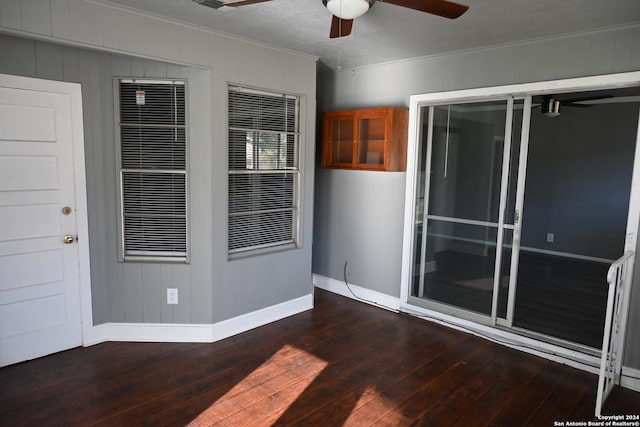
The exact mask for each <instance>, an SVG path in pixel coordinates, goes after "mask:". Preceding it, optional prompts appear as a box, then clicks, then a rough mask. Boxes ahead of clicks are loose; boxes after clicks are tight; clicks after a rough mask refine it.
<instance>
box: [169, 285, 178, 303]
mask: <svg viewBox="0 0 640 427" xmlns="http://www.w3.org/2000/svg"><path fill="white" fill-rule="evenodd" d="M177 303H178V289H176V288H167V304H177Z"/></svg>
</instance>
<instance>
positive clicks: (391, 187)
mask: <svg viewBox="0 0 640 427" xmlns="http://www.w3.org/2000/svg"><path fill="white" fill-rule="evenodd" d="M638 70H640V26H634V27H626V28H620V29H611V30H607V31H600V32H595V33H589V34H577V35H574V36H570V37H562V38H554V39H548V40H537V41H532V42H527V43H518V44H513V45H509V46H500V47H495V48H488V49H480V50H474V51H466V52H460V53H451V54H445V55H438V56H433V57H426V58H418V59H414V60H409V61H402V62H395V63H389V64H382V65H379V66H371V67H364V68H358V69H355V70H351V69H343V70H341V71H335V70H328V69H323V70H321V71H320V73H319V86H318V94H319V97H320V98H319V112H323V111H332V110H340V109H350V108H364V107H375V106H385V105H394V106H404V107H407V106H408V105H409V97H410V95H413V94H421V93H430V92H442V91H449V90H459V89H467V88H476V87H488V86H497V85H506V84H513V83H526V82H535V81H544V80H556V79H562V78H570V77H582V76H589V75H599V74H608V73H618V72H627V71H638ZM316 187H317V191H316V201H315V206H316V211H315V218H316V220H315V228H314V235H315V240H314V258H313V272H314V273H315V274H318V275H322V276H325V277H329V278H332V279H335V280H339V281H342V280H343V267H344V263H345V260H348V261H349V268H348V269H347V274H348V275H349V282H351V283H354V284H356V285H358V286H362V287H365V288H369V289H371V290H374V291H378V292H382V293H385V294H388V295H391V296H394V297H399V296H400V273H401V257H402V251H401V247H402V234H403V220H404V217H403V213H404V212H403V211H404V193H405V173H403V172H396V173H388V172H387V173H379V174H375V175H374V174H368V173H361V172H349V171H338V170H329V169H322V168H320V167H318V168H317V169H316ZM382 201H386V203H385V202H382ZM354 224H357V226H354ZM381 231H382V232H381ZM356 242H357V244H356ZM377 260H384V262H377ZM638 276H640V274H638V275H636V278H638ZM632 307H633V308H632V313H631V319H630V325H631V329H630V331H629V335H628V340H627V342H628V343H629V344H628V345H627V353H626V355H627V364H628V365H629V366H632V367H635V368H640V346H638V344H637V343H638V342H640V340H638V336H640V326H637V325H640V286H638V285H636V286H635V289H634V292H633V295H632Z"/></svg>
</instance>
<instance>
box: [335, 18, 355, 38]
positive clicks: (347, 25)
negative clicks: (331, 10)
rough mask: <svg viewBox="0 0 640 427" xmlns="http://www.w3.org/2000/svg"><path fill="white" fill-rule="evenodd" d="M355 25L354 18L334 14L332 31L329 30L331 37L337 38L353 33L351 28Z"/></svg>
mask: <svg viewBox="0 0 640 427" xmlns="http://www.w3.org/2000/svg"><path fill="white" fill-rule="evenodd" d="M352 27H353V19H340V18H338V17H337V16H335V15H333V19H332V20H331V31H329V38H332V39H335V38H338V37H344V36H348V35H349V34H351V28H352Z"/></svg>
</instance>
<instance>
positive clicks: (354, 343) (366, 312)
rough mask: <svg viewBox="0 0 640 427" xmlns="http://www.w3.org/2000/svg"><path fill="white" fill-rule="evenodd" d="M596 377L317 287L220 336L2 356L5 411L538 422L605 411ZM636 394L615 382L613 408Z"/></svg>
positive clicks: (177, 420) (0, 390) (206, 422)
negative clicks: (17, 358) (307, 305)
mask: <svg viewBox="0 0 640 427" xmlns="http://www.w3.org/2000/svg"><path fill="white" fill-rule="evenodd" d="M596 379H597V378H596V376H595V375H593V374H590V373H586V372H583V371H579V370H576V369H574V368H570V367H567V366H563V365H559V364H557V363H553V362H550V361H547V360H543V359H539V358H537V357H535V356H531V355H528V354H524V353H521V352H518V351H516V350H512V349H508V348H505V347H502V346H499V345H497V344H494V343H491V342H489V341H487V340H484V339H482V338H479V337H475V336H472V335H469V334H465V333H463V332H460V331H456V330H453V329H450V328H446V327H443V326H440V325H437V324H434V323H431V322H427V321H424V320H420V319H417V318H414V317H409V316H407V315H399V314H396V313H392V312H389V311H386V310H382V309H379V308H376V307H373V306H370V305H367V304H362V303H358V302H355V301H353V300H350V299H347V298H343V297H340V296H338V295H335V294H331V293H328V292H324V291H317V292H316V295H315V308H314V309H313V310H310V311H307V312H304V313H300V314H299V315H296V316H292V317H290V318H287V319H283V320H281V321H278V322H273V323H270V324H268V325H265V326H263V327H260V328H256V329H254V330H251V331H248V332H246V333H243V334H239V335H236V336H233V337H230V338H228V339H226V340H222V341H219V342H216V343H212V344H184V343H118V342H111V343H104V344H100V345H96V346H93V347H88V348H78V349H74V350H70V351H67V352H62V353H58V354H54V355H51V356H48V357H44V358H41V359H37V360H33V361H30V362H26V363H21V364H17V365H14V366H9V367H5V368H1V369H0V425H2V426H4V425H9V426H11V427H13V426H36V425H37V426H40V425H46V426H65V427H66V426H83V427H84V426H102V427H112V426H127V427H129V426H144V425H149V426H154V427H158V426H184V425H188V424H189V423H192V426H193V427H203V426H210V425H218V426H233V427H237V426H267V425H278V426H289V425H300V426H316V425H317V426H323V427H324V426H342V425H347V426H369V425H394V426H397V425H410V424H414V425H430V426H439V425H444V426H448V425H465V426H466V425H469V426H476V425H477V426H494V425H495V426H509V427H511V426H515V425H518V426H524V425H530V426H536V425H540V423H544V424H545V425H547V424H548V423H549V422H552V421H554V420H590V419H593V409H594V404H595V384H596ZM638 408H640V393H636V392H632V391H630V390H626V389H616V390H614V393H613V394H612V396H611V398H610V400H609V401H608V402H607V403H606V405H605V408H604V412H605V413H607V414H622V413H630V414H633V413H634V411H635V412H638ZM7 420H10V422H8V421H7Z"/></svg>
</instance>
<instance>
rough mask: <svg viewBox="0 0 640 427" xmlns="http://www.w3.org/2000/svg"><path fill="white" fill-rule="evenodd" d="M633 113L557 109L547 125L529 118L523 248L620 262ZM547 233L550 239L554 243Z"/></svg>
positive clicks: (633, 108)
mask: <svg viewBox="0 0 640 427" xmlns="http://www.w3.org/2000/svg"><path fill="white" fill-rule="evenodd" d="M639 105H640V104H639V103H624V104H599V105H593V106H591V107H589V108H575V107H574V108H570V107H566V108H564V107H563V108H561V114H560V116H559V117H556V118H553V119H550V118H545V117H544V116H542V115H541V114H539V112H536V111H534V114H533V115H532V117H531V133H530V141H529V159H528V162H527V182H526V195H525V202H524V209H523V222H522V245H523V246H525V247H532V248H537V249H546V250H552V251H559V252H564V253H570V254H577V255H586V256H592V257H597V258H605V259H610V260H616V259H618V258H619V257H621V256H622V254H623V253H624V241H625V234H626V226H627V216H628V212H629V194H630V192H631V175H632V172H633V156H634V152H635V151H634V150H635V145H636V135H637V125H638V108H639ZM585 230H588V232H585ZM547 233H554V242H553V243H548V242H547V240H546V237H547Z"/></svg>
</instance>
